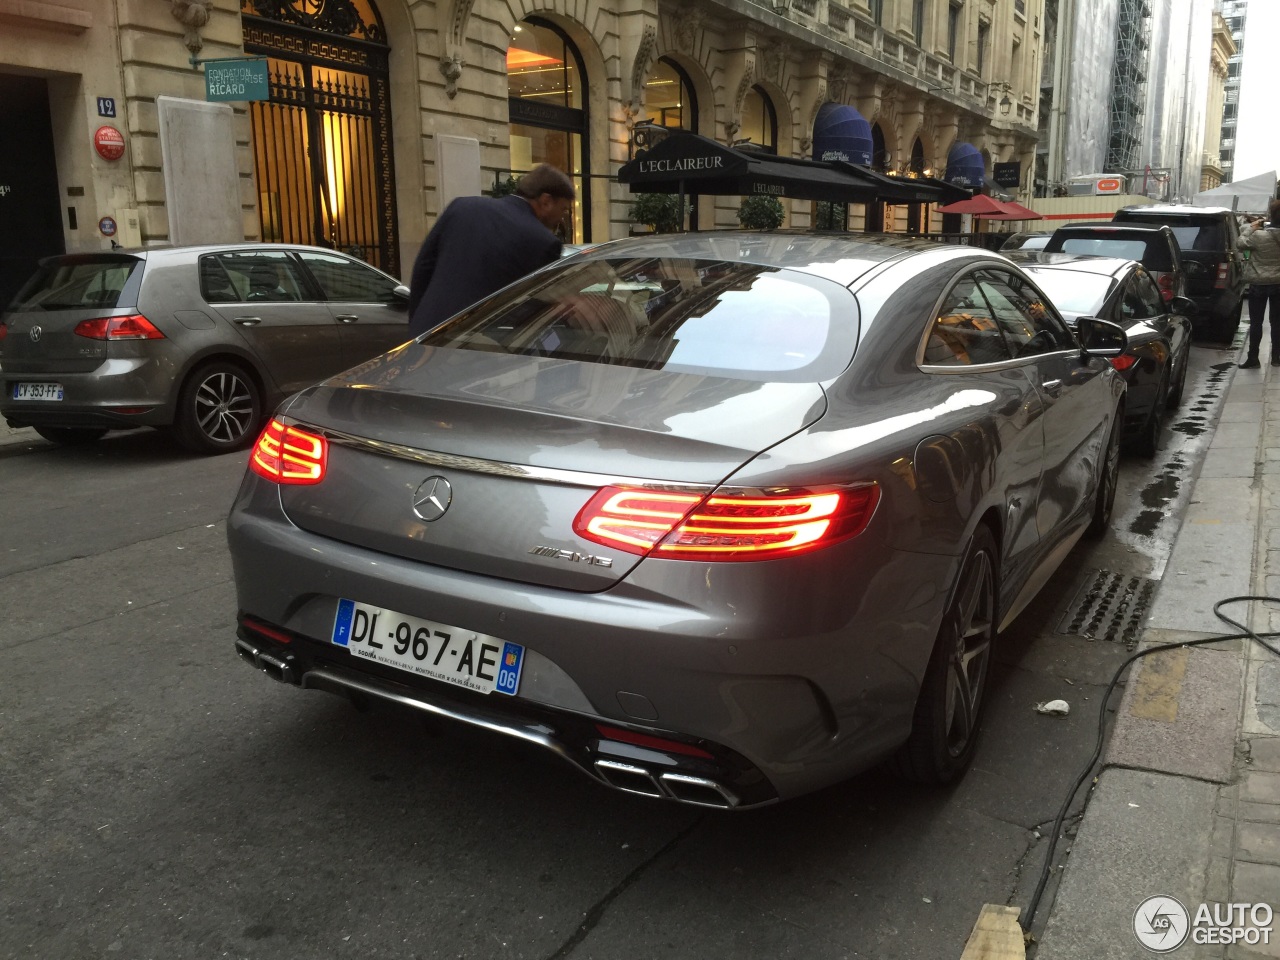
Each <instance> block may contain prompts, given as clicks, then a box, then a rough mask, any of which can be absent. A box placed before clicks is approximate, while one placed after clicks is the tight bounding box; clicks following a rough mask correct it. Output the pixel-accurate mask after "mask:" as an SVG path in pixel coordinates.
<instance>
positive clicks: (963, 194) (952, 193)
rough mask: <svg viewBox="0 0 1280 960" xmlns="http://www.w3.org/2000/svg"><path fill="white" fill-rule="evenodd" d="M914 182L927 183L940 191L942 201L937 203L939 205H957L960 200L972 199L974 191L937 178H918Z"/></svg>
mask: <svg viewBox="0 0 1280 960" xmlns="http://www.w3.org/2000/svg"><path fill="white" fill-rule="evenodd" d="M915 182H916V183H927V184H929V185H930V186H934V187H937V188H938V189H939V190H941V191H942V199H941V200H940V201H939V202H940V203H959V202H960V201H961V200H968V199H970V198H972V197H973V194H974V191H973V190H971V189H970V188H969V187H962V186H960V185H959V184H958V183H947V181H945V180H939V179H938V178H937V177H918V178H917V179H916V181H915Z"/></svg>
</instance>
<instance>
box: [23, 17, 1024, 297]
mask: <svg viewBox="0 0 1280 960" xmlns="http://www.w3.org/2000/svg"><path fill="white" fill-rule="evenodd" d="M1043 7H1044V0H765V2H763V3H760V2H755V0H681V2H678V3H671V2H667V0H323V2H316V0H110V2H108V0H56V2H54V0H49V2H46V0H0V94H6V93H9V94H11V95H9V96H2V95H0V103H9V104H11V105H12V104H13V103H16V102H18V101H21V102H22V103H23V104H24V105H25V106H26V108H27V109H28V111H31V110H34V112H35V114H36V115H37V119H39V115H42V114H43V113H46V112H47V115H48V129H47V131H45V134H44V135H43V139H40V138H37V139H40V144H39V145H38V146H37V148H35V156H34V157H33V160H34V162H35V163H36V164H37V165H41V166H42V167H43V169H44V173H45V176H44V178H43V180H40V179H39V178H37V179H36V180H32V179H31V177H29V176H28V177H27V181H30V183H27V181H24V183H23V185H22V191H23V197H22V198H21V199H22V203H23V204H24V205H25V207H28V208H30V209H27V210H26V213H25V214H24V216H28V217H34V218H37V219H40V220H41V222H44V223H46V225H47V226H48V227H49V231H48V232H50V234H51V236H50V238H49V240H48V245H49V248H50V249H49V251H48V252H57V250H55V249H53V248H54V247H60V248H61V249H67V250H86V249H87V250H93V249H102V248H104V247H107V246H109V245H110V242H111V241H112V240H115V241H117V242H119V243H121V244H123V245H130V244H131V243H142V244H150V243H161V242H175V241H176V242H185V241H186V240H188V239H190V238H192V237H198V238H201V239H215V238H213V237H207V236H203V235H202V234H201V231H200V229H199V225H200V224H203V223H212V222H214V221H217V220H218V218H216V217H214V218H204V217H195V214H191V213H187V214H183V216H189V217H195V218H196V219H197V220H198V221H199V222H198V223H197V224H194V225H192V224H190V223H188V224H186V225H184V224H183V222H182V220H181V217H178V218H177V219H175V210H178V209H179V207H180V206H181V205H179V204H178V203H177V200H178V199H179V198H180V199H182V200H183V201H184V203H185V204H186V205H185V206H182V209H184V210H197V211H198V210H199V209H200V206H199V201H201V198H202V196H203V195H202V193H201V191H202V190H204V189H205V187H206V186H207V185H206V184H205V179H206V178H205V177H203V176H202V171H203V170H205V166H204V165H203V164H202V163H201V159H202V156H204V154H202V152H201V151H207V155H208V157H209V163H208V165H207V169H208V178H209V179H213V178H215V177H216V170H217V169H222V168H226V169H230V170H231V171H232V183H231V190H230V192H228V191H227V190H226V189H222V190H221V192H219V191H212V193H211V194H210V197H211V198H213V199H209V198H205V202H223V203H224V204H230V205H232V206H237V207H238V209H237V210H235V211H233V212H232V217H231V221H230V222H232V223H235V224H237V227H236V229H235V230H234V231H232V232H234V233H236V234H237V235H236V236H235V237H230V236H224V237H222V238H221V239H240V238H241V237H243V238H245V239H250V240H254V239H281V240H289V241H301V242H321V243H330V244H332V245H334V246H339V247H343V248H346V247H348V246H350V247H353V248H356V250H357V252H362V254H363V255H365V256H366V257H367V258H368V259H370V260H372V261H374V262H379V263H380V264H381V265H383V266H384V267H386V268H387V269H390V270H392V271H394V272H404V271H405V270H406V267H407V264H408V263H409V262H410V261H411V258H412V256H413V253H414V251H415V250H416V248H417V245H418V243H419V242H420V240H421V238H422V236H423V235H424V234H425V232H426V230H427V229H428V227H429V226H430V224H431V223H432V222H433V219H434V217H435V216H436V215H437V214H438V213H439V211H440V209H441V205H442V203H443V202H447V200H448V199H449V198H450V197H451V196H453V195H457V194H458V193H465V192H475V191H476V190H480V189H484V190H487V189H490V188H492V187H493V186H494V184H495V183H501V182H502V181H503V180H504V179H505V178H506V177H507V176H508V175H509V174H510V173H512V172H516V173H518V172H519V171H520V170H521V169H523V168H525V167H527V165H529V164H531V163H534V162H538V161H539V160H542V159H546V160H550V161H551V162H555V163H557V164H559V165H561V166H562V167H564V168H565V169H566V170H567V171H568V172H570V173H571V175H573V176H574V177H575V178H576V180H577V182H578V183H579V185H580V200H579V203H578V205H577V207H576V209H575V211H574V224H573V228H572V236H571V237H569V239H572V240H575V241H578V242H591V241H600V240H605V239H609V238H612V237H617V236H622V235H625V234H627V233H628V232H629V230H631V229H632V227H633V224H632V223H631V221H630V219H629V210H630V206H629V201H630V200H631V197H630V195H629V194H628V192H627V190H626V188H625V187H623V186H621V185H619V184H618V183H617V182H616V181H615V180H614V179H613V178H614V176H615V175H616V172H617V169H618V167H619V166H620V165H621V164H623V163H624V162H626V161H627V160H628V159H629V158H630V157H631V156H632V155H633V153H634V150H635V143H634V142H633V131H634V129H635V126H636V124H637V123H640V124H642V125H643V124H645V123H649V122H652V123H658V124H664V125H666V126H670V127H675V126H680V127H684V128H686V129H692V130H694V131H695V132H697V133H700V134H702V135H704V136H707V137H710V138H712V139H715V140H718V141H720V142H722V143H733V142H740V141H746V140H750V141H751V142H752V143H753V144H755V145H756V146H757V147H759V148H762V149H765V150H769V151H773V152H776V153H778V154H781V155H786V156H794V157H803V156H808V155H809V152H810V150H811V148H812V139H813V127H814V121H815V118H816V117H817V114H818V110H819V108H820V107H821V106H822V105H823V104H824V103H826V102H828V101H834V102H838V103H843V104H849V105H851V106H853V107H855V108H856V109H857V111H858V112H859V113H860V114H861V115H862V117H864V118H865V119H866V121H867V122H868V123H869V124H870V126H871V129H872V137H873V140H874V145H875V157H874V161H875V165H876V166H878V167H880V168H881V169H883V170H886V171H888V172H890V173H893V174H899V175H910V174H912V173H924V172H926V171H929V172H932V173H934V174H935V175H937V176H942V174H943V171H944V170H945V169H946V166H947V158H948V154H949V152H950V151H951V150H952V148H953V147H954V146H955V145H956V144H959V143H970V144H972V145H973V146H974V147H976V148H977V150H978V151H980V153H981V156H982V158H983V160H984V161H985V163H986V165H987V174H988V176H990V174H991V167H992V164H993V163H995V162H1000V161H1010V160H1018V161H1021V163H1022V177H1021V182H1020V184H1019V186H1018V187H1005V188H1004V189H1005V190H1007V191H1008V192H1009V193H1013V194H1017V195H1019V196H1021V197H1022V198H1023V199H1026V198H1028V197H1029V196H1030V190H1029V182H1030V177H1031V171H1032V168H1033V160H1034V152H1035V142H1036V129H1035V128H1036V118H1037V111H1038V95H1039V78H1040V73H1041V56H1042V37H1041V33H1042V29H1043V24H1042V20H1043V13H1044V10H1043ZM246 55H249V56H260V57H266V58H267V59H268V63H269V65H270V75H271V100H270V101H266V102H262V103H252V104H251V103H248V102H231V103H229V104H227V105H226V106H225V107H219V108H216V110H211V111H210V112H209V114H208V115H209V116H210V117H212V118H214V120H216V122H217V124H218V127H217V129H218V130H219V131H222V133H220V134H219V136H218V138H214V139H210V140H209V141H208V143H207V144H204V143H202V142H201V141H200V140H199V137H196V138H195V139H194V140H193V139H192V138H191V137H190V136H189V133H190V132H191V131H192V130H196V132H197V133H198V132H199V131H198V129H197V128H196V127H192V126H191V123H192V121H191V119H190V117H191V116H195V114H190V115H188V114H182V116H185V117H186V118H187V119H186V120H185V121H184V123H185V124H186V125H185V126H184V125H182V124H178V125H173V124H170V125H169V126H166V123H167V121H165V119H164V118H165V115H166V114H165V111H166V109H168V110H169V111H170V114H171V115H172V116H175V117H176V116H179V114H178V113H177V112H175V111H178V110H179V109H180V108H182V107H183V106H184V105H186V104H188V102H190V101H203V100H204V98H205V81H204V74H203V70H204V69H207V64H202V63H199V62H197V63H194V64H193V63H192V61H193V60H196V61H201V60H208V59H216V58H231V57H241V56H246ZM6 109H7V110H9V111H10V113H12V112H13V110H14V109H15V108H14V107H12V106H10V107H7V108H6V107H3V106H0V111H4V110H6ZM218 111H222V112H218ZM109 114H114V116H111V115H109ZM200 116H203V114H201V115H200ZM0 119H5V120H6V121H7V120H8V119H9V117H8V116H7V115H6V116H5V117H0ZM24 122H25V121H24ZM196 122H197V123H198V120H197V121H196ZM210 122H213V120H211V121H210ZM103 126H113V127H115V128H116V129H117V130H118V131H119V132H120V134H121V135H122V138H123V143H124V147H125V149H124V151H123V154H122V155H121V156H120V157H119V158H118V159H108V158H107V156H104V155H100V154H99V153H97V152H95V146H94V138H95V135H96V134H97V132H98V130H99V128H101V127H103ZM166 129H169V130H170V131H171V132H170V134H169V136H168V138H167V139H166V136H165V130H166ZM173 131H186V132H183V133H181V134H179V133H178V132H173ZM184 149H185V150H186V154H185V155H183V157H182V158H181V160H182V162H181V163H179V162H177V161H176V160H175V157H174V156H170V155H167V153H166V151H168V153H170V154H173V153H175V152H181V151H183V150H184ZM215 155H216V156H215ZM222 158H225V163H222ZM215 159H217V160H218V161H219V163H222V166H221V167H219V166H218V163H214V162H213V161H214V160H215ZM15 169H16V168H12V165H11V168H9V169H6V168H4V167H2V166H0V206H2V205H4V204H6V203H9V201H10V200H11V198H12V197H13V196H14V193H13V192H10V193H9V194H7V195H6V194H4V193H3V192H2V191H3V188H4V186H5V183H4V182H3V179H4V178H8V179H10V180H13V179H15V178H18V179H21V177H22V176H23V174H22V173H21V171H17V172H14V170H15ZM179 173H181V174H182V175H181V176H179V175H178V174H179ZM225 186H226V184H223V187H224V188H225ZM36 194H40V197H41V198H43V199H41V202H36V201H37V199H40V198H37V197H36V196H35V195H36ZM218 197H221V198H223V199H222V200H220V201H219V200H217V199H216V198H218ZM228 197H230V199H226V198H228ZM50 198H52V199H50ZM188 200H190V201H191V202H190V203H187V202H186V201H188ZM9 206H10V209H11V211H12V210H13V209H16V207H15V205H14V204H13V203H9ZM737 207H738V198H732V197H719V198H713V197H703V198H699V200H698V202H697V203H696V205H695V207H694V210H693V214H692V217H693V225H696V226H698V227H701V228H713V227H731V226H736V225H737V220H736V211H737ZM787 208H788V209H787V214H788V218H789V222H790V224H791V225H792V226H797V227H804V226H808V225H809V224H810V221H811V216H812V214H813V212H814V205H813V204H812V203H811V202H809V201H789V202H788V203H787ZM40 211H43V212H40ZM848 213H849V221H848V222H849V227H850V229H860V228H862V227H863V226H864V225H866V224H867V223H869V222H871V220H870V218H869V216H868V215H867V211H865V210H862V209H859V205H854V207H852V208H851V209H850V210H849V211H848ZM882 213H883V218H882V219H881V217H877V218H876V221H875V222H876V223H877V224H878V223H880V222H883V223H884V225H885V226H886V228H888V229H903V228H904V223H905V220H906V218H907V216H908V212H907V211H906V210H905V209H896V210H895V209H892V208H891V209H890V210H888V211H883V212H882ZM104 218H109V219H110V221H111V222H113V223H114V224H115V225H116V231H115V233H114V234H113V235H112V236H111V237H110V238H109V237H108V236H106V235H105V234H104V232H103V230H101V229H99V227H100V225H102V224H103V222H104ZM223 219H224V220H225V218H223ZM938 220H939V218H936V217H935V218H933V219H932V220H930V221H929V222H927V223H925V224H923V226H924V227H925V228H928V227H930V226H932V227H934V228H936V227H937V226H938ZM55 224H56V228H55V226H54V225H55ZM108 226H109V225H108ZM920 226H921V224H917V225H916V228H917V229H918V228H920ZM223 232H226V230H224V231H223ZM52 234H57V235H58V236H57V237H54V236H52ZM55 239H56V240H57V241H58V242H57V243H55V242H54V240H55ZM21 252H22V253H23V254H24V255H30V254H32V252H33V250H32V248H31V246H30V244H26V245H25V246H24V249H23V250H22V251H21ZM4 256H5V251H3V250H0V258H3V257H4Z"/></svg>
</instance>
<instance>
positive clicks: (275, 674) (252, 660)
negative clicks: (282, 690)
mask: <svg viewBox="0 0 1280 960" xmlns="http://www.w3.org/2000/svg"><path fill="white" fill-rule="evenodd" d="M236 653H238V654H240V659H242V660H244V661H245V662H246V663H248V664H250V665H251V666H253V667H255V668H256V669H258V670H261V671H262V672H263V673H265V674H266V675H267V676H268V677H270V678H271V679H272V680H276V681H278V682H280V683H289V684H297V683H299V682H300V681H301V678H300V677H299V676H298V672H297V671H296V670H295V669H294V668H293V665H292V664H291V663H290V662H289V660H290V659H291V658H285V659H284V660H281V659H280V658H279V657H273V656H272V655H271V654H269V653H263V652H262V651H261V650H259V649H258V648H257V647H255V646H254V645H253V644H251V643H249V642H248V641H247V640H237V641H236Z"/></svg>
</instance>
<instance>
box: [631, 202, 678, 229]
mask: <svg viewBox="0 0 1280 960" xmlns="http://www.w3.org/2000/svg"><path fill="white" fill-rule="evenodd" d="M631 219H632V220H633V221H635V222H636V223H643V224H645V225H647V226H648V227H650V228H651V229H652V230H653V232H654V233H677V232H678V231H679V230H680V228H681V227H682V226H684V225H683V224H682V223H681V222H680V198H679V197H678V196H676V195H675V194H674V193H642V194H640V196H639V197H637V198H636V199H635V201H634V202H633V203H632V204H631Z"/></svg>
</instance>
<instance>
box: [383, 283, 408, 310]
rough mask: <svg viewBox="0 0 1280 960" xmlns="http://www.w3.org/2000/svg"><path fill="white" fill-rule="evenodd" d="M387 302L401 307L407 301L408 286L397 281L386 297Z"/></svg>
mask: <svg viewBox="0 0 1280 960" xmlns="http://www.w3.org/2000/svg"><path fill="white" fill-rule="evenodd" d="M387 302H388V303H391V304H394V305H395V306H397V307H403V306H405V305H406V304H407V303H408V302H409V288H408V287H406V286H405V285H404V284H403V283H397V284H396V285H395V286H394V287H392V288H391V294H390V295H389V296H388V297H387Z"/></svg>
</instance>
